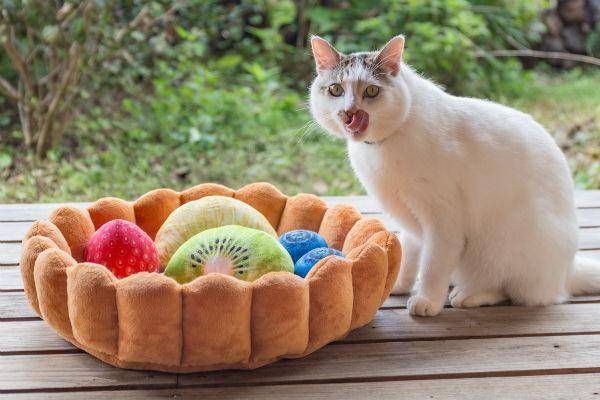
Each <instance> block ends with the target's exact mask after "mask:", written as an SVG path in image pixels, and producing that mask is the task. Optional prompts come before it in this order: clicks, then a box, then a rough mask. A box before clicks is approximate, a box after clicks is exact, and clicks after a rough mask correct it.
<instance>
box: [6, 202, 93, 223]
mask: <svg viewBox="0 0 600 400" xmlns="http://www.w3.org/2000/svg"><path fill="white" fill-rule="evenodd" d="M90 204H92V203H89V202H88V203H69V202H67V203H38V204H0V222H16V221H35V220H38V219H46V218H48V215H50V213H51V212H52V210H54V209H55V208H57V207H59V206H62V205H71V206H74V207H78V208H86V207H87V206H89V205H90Z"/></svg>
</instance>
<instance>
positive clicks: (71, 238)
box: [20, 183, 401, 372]
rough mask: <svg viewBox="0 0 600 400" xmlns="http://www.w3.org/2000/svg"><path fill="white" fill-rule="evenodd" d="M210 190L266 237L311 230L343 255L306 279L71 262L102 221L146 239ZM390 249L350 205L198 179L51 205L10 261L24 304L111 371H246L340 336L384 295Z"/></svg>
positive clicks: (395, 246)
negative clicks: (192, 275) (189, 277)
mask: <svg viewBox="0 0 600 400" xmlns="http://www.w3.org/2000/svg"><path fill="white" fill-rule="evenodd" d="M210 195H219V196H230V197H234V198H235V199H238V200H241V201H243V202H245V203H246V204H248V205H250V206H252V207H254V208H255V209H256V210H258V211H259V212H261V213H262V214H263V215H264V216H265V217H266V219H267V220H268V222H269V223H270V224H271V225H272V227H273V228H274V229H275V231H276V232H277V234H282V233H284V232H287V231H290V230H293V229H307V230H312V231H315V232H318V233H319V234H321V235H322V236H323V238H325V240H326V241H327V244H328V245H329V246H330V247H331V248H334V249H337V250H341V251H342V252H343V253H344V254H346V258H341V257H336V256H329V257H326V258H324V259H322V260H320V261H319V262H318V264H316V265H315V266H314V267H313V268H312V269H311V270H310V272H309V273H308V275H307V276H306V278H301V277H299V276H297V275H294V274H292V273H289V272H269V273H267V274H266V275H263V276H261V277H260V278H258V279H257V280H255V281H254V282H245V281H242V280H239V279H236V278H234V277H232V276H228V275H224V274H216V273H212V274H207V275H203V276H200V277H198V278H196V279H194V280H193V281H191V282H189V283H185V284H180V283H178V282H177V281H175V280H174V279H171V278H169V277H167V276H165V275H163V274H161V273H158V272H139V273H136V274H133V275H130V276H128V277H126V278H123V279H118V278H116V277H115V275H114V274H113V273H112V272H111V271H110V270H109V269H107V268H106V267H104V266H102V265H99V264H94V263H84V262H82V260H83V259H84V249H85V247H86V245H87V243H88V241H89V240H90V238H91V237H92V236H93V235H94V233H95V231H96V230H97V229H99V228H100V227H101V226H102V225H104V224H105V223H106V222H108V221H112V220H115V219H122V220H125V221H130V222H132V223H135V224H136V225H137V226H139V227H140V228H141V229H142V230H143V231H145V232H146V233H147V235H148V236H149V237H150V238H151V239H152V240H154V238H155V236H156V234H157V232H158V230H159V228H160V227H161V225H162V224H163V222H164V221H165V220H166V219H167V217H168V216H169V215H170V214H171V213H172V212H173V211H174V210H175V209H177V208H178V207H180V206H182V205H184V204H186V203H188V202H190V201H193V200H197V199H200V198H203V197H205V196H210ZM400 256H401V250H400V243H399V242H398V239H397V238H396V237H395V235H394V234H392V233H390V232H388V231H387V230H386V229H385V228H384V226H383V225H382V224H381V222H379V221H378V220H376V219H373V218H363V217H362V216H361V214H360V213H359V212H358V211H357V210H356V209H355V208H354V207H353V206H350V205H342V204H339V205H335V206H333V207H331V208H327V206H326V204H325V202H323V201H322V200H321V199H319V198H318V197H316V196H314V195H311V194H298V195H296V196H292V197H287V196H285V195H283V194H282V193H281V192H280V191H279V190H278V189H277V188H275V187H274V186H272V185H271V184H268V183H253V184H250V185H247V186H245V187H243V188H241V189H239V190H237V191H235V190H232V189H229V188H227V187H225V186H221V185H218V184H212V183H208V184H201V185H198V186H195V187H192V188H190V189H188V190H185V191H183V192H181V193H178V192H175V191H173V190H170V189H157V190H153V191H151V192H148V193H146V194H145V195H143V196H142V197H140V198H139V199H137V200H136V201H134V202H127V201H124V200H121V199H118V198H112V197H107V198H102V199H100V200H98V201H96V202H95V203H93V204H92V205H91V206H89V207H88V208H87V210H86V209H78V208H74V207H70V206H62V207H59V208H57V209H56V210H54V211H53V212H52V213H51V214H50V216H49V218H48V220H47V221H37V222H35V223H34V224H33V225H32V226H31V228H30V229H29V231H28V232H27V234H26V236H25V239H24V244H23V252H22V257H21V261H20V265H21V273H22V277H23V283H24V287H25V294H26V295H27V298H28V299H29V302H30V304H31V306H32V307H33V309H34V310H35V311H36V312H37V314H38V315H39V316H41V317H42V318H43V319H44V320H46V322H47V323H48V324H50V326H52V327H53V328H54V329H55V330H56V331H57V332H58V333H59V334H60V335H61V336H62V337H63V338H65V339H66V340H68V341H69V342H71V343H73V344H74V345H75V346H77V347H79V348H81V349H83V350H85V351H86V352H88V353H90V354H92V355H94V356H95V357H97V358H99V359H101V360H103V361H105V362H107V363H109V364H112V365H115V366H118V367H122V368H133V369H148V370H157V371H170V372H194V371H209V370H218V369H248V368H257V367H260V366H262V365H265V364H269V363H272V362H274V361H277V360H279V359H282V358H297V357H303V356H305V355H307V354H310V353H312V352H314V351H315V350H317V349H319V348H321V347H322V346H324V345H326V344H327V343H330V342H332V341H335V340H338V339H341V338H343V337H345V336H346V335H347V334H348V332H349V331H351V330H352V329H355V328H358V327H360V326H363V325H365V324H367V323H368V322H369V321H371V319H372V318H373V316H374V314H375V312H376V311H377V309H378V307H379V306H380V305H381V304H382V303H383V301H384V300H385V299H386V298H387V297H388V295H389V293H390V290H391V288H392V285H393V283H394V281H395V280H396V276H397V275H398V268H399V262H400ZM164 267H165V266H164V265H162V266H161V270H162V269H164Z"/></svg>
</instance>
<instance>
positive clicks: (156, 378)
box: [0, 354, 177, 391]
mask: <svg viewBox="0 0 600 400" xmlns="http://www.w3.org/2000/svg"><path fill="white" fill-rule="evenodd" d="M176 383H177V376H176V375H174V374H163V373H158V372H149V371H131V370H125V369H120V368H115V367H112V366H110V365H108V364H105V363H103V362H102V361H100V360H98V359H96V358H93V357H90V356H88V355H87V354H44V355H20V356H3V357H0V390H4V391H16V390H43V389H67V388H71V389H72V388H94V387H98V388H99V387H105V386H108V387H125V388H131V387H152V386H160V387H163V388H165V387H169V386H171V387H175V385H176Z"/></svg>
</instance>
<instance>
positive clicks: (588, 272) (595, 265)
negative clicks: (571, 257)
mask: <svg viewBox="0 0 600 400" xmlns="http://www.w3.org/2000/svg"><path fill="white" fill-rule="evenodd" d="M567 289H568V290H569V293H570V294H571V295H572V296H578V295H583V294H600V262H598V261H596V260H592V259H589V258H583V257H575V261H574V263H573V271H571V278H570V279H569V281H568V284H567Z"/></svg>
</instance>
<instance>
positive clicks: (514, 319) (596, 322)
mask: <svg viewBox="0 0 600 400" xmlns="http://www.w3.org/2000/svg"><path fill="white" fill-rule="evenodd" d="M566 334H600V304H597V303H596V304H561V305H555V306H550V307H529V308H527V307H517V306H497V307H481V308H474V309H457V308H447V309H444V310H443V311H442V312H441V313H440V314H439V315H438V316H436V317H435V318H425V317H412V316H410V315H409V314H408V311H407V310H406V309H386V310H379V311H378V312H377V315H376V316H375V318H374V319H373V321H371V323H370V324H369V325H367V326H365V327H363V328H361V329H357V330H355V331H353V332H351V333H350V335H348V337H347V338H345V339H344V340H343V342H352V343H355V342H366V341H391V340H394V341H402V340H403V341H406V340H415V339H428V340H432V339H448V338H471V337H509V336H541V335H566Z"/></svg>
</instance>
